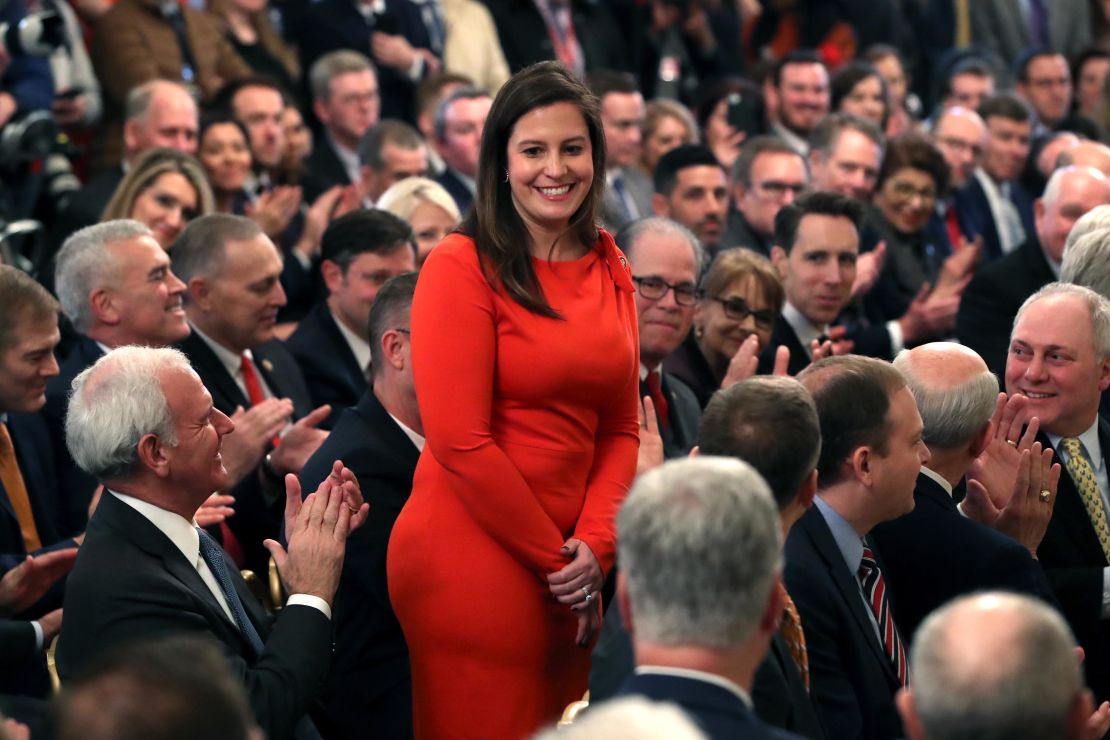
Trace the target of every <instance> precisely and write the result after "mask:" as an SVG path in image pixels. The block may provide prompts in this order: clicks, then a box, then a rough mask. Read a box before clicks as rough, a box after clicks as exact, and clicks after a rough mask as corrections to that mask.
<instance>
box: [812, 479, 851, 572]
mask: <svg viewBox="0 0 1110 740" xmlns="http://www.w3.org/2000/svg"><path fill="white" fill-rule="evenodd" d="M813 503H815V504H816V505H817V509H818V510H819V511H820V512H821V516H823V517H824V518H825V523H826V524H828V525H829V531H830V532H832V536H833V539H834V540H836V548H837V549H838V550H840V556H841V557H842V558H844V564H845V565H847V566H848V571H849V572H850V573H851V574H852V575H853V576H855V575H856V574H857V573H859V564H860V563H861V562H863V541H862V540H861V539H860V536H859V534H857V533H856V530H855V529H853V528H852V525H851V524H849V523H848V522H847V520H846V519H844V517H842V516H840V514H837V513H836V510H835V509H833V507H831V506H829V505H828V504H827V503H825V500H824V499H823V498H821V496H820V495H817V496H816V497H815V498H814V499H813Z"/></svg>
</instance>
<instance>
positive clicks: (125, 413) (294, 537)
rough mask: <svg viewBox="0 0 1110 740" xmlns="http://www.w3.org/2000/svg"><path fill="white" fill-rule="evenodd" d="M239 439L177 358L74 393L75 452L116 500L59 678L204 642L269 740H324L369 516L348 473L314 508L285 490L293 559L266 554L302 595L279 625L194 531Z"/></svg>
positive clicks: (125, 369)
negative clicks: (349, 545)
mask: <svg viewBox="0 0 1110 740" xmlns="http://www.w3.org/2000/svg"><path fill="white" fill-rule="evenodd" d="M234 429H235V424H234V422H232V421H231V419H229V418H228V417H227V416H226V415H224V414H223V413H221V412H220V411H219V410H218V409H216V408H215V407H214V406H213V405H212V396H211V394H210V393H209V392H208V391H207V390H206V389H205V387H204V385H203V384H202V383H201V380H200V377H199V376H198V375H197V374H196V372H194V371H193V369H192V367H190V365H189V362H188V360H187V359H186V358H185V356H184V355H183V354H181V353H180V352H178V351H176V350H173V349H168V348H162V349H152V348H148V347H122V348H119V349H115V350H112V351H111V352H109V353H108V354H107V355H105V356H104V357H102V358H100V359H99V360H97V362H96V364H94V365H93V366H92V367H91V368H89V369H87V370H85V371H84V372H82V373H81V374H80V375H78V376H77V378H76V379H75V380H74V382H73V397H72V399H71V401H70V407H69V413H68V415H67V417H66V441H67V443H68V444H69V447H70V452H71V453H72V455H73V458H74V459H75V460H76V461H77V463H78V464H79V465H80V466H81V467H82V468H84V469H85V471H86V472H88V473H89V474H90V475H93V476H95V477H96V478H97V479H98V480H100V481H101V482H102V483H103V484H104V486H105V488H106V493H105V494H104V497H103V499H102V500H101V502H100V505H99V506H98V507H97V510H96V514H95V515H94V516H93V518H92V520H91V522H90V524H89V531H88V534H87V537H86V539H85V543H84V545H83V547H82V549H81V553H80V555H79V557H78V562H77V565H76V566H75V567H74V570H73V573H72V574H71V576H70V580H69V584H68V588H67V590H66V599H65V610H66V614H67V615H68V617H69V624H70V625H72V627H71V628H70V629H69V630H68V631H67V632H66V633H65V634H64V635H62V637H61V641H60V642H59V645H58V651H57V660H58V670H59V673H60V674H61V676H62V677H63V678H65V677H69V676H72V675H74V674H76V673H78V672H80V671H82V670H84V669H86V668H87V667H88V666H90V665H93V664H95V662H96V660H97V656H98V654H100V653H102V652H103V651H106V650H111V649H113V648H115V647H117V646H119V645H121V644H123V643H124V642H127V641H129V640H133V639H135V638H138V637H152V638H153V637H159V636H166V635H172V634H180V633H194V634H196V633H199V634H201V635H204V636H206V637H208V638H210V639H212V640H214V641H216V642H217V643H218V644H220V645H221V647H222V648H223V652H224V654H225V655H226V657H227V660H228V662H229V665H230V666H231V669H232V671H233V672H234V674H235V675H236V677H237V678H238V679H239V680H240V681H242V682H243V684H244V686H245V687H246V690H247V695H248V699H249V703H250V706H251V710H252V712H253V714H254V717H255V720H256V721H257V722H258V724H259V726H260V727H261V728H262V729H263V730H264V731H265V733H266V735H267V737H270V738H274V739H275V740H278V739H280V738H312V737H318V735H317V734H316V730H315V728H314V727H313V726H312V723H311V720H309V719H307V717H306V713H307V712H308V711H309V709H310V708H311V706H312V704H313V702H314V701H315V699H316V696H317V693H318V691H319V687H320V684H321V683H322V681H323V678H324V675H325V674H326V672H327V669H328V665H329V663H330V658H331V649H330V648H331V634H332V628H331V602H332V599H333V597H334V595H335V589H336V586H337V584H338V581H339V573H340V569H341V568H342V565H343V557H344V548H345V546H346V540H347V536H348V535H349V534H350V532H351V531H353V530H355V529H357V528H358V527H359V526H361V525H362V523H363V522H364V521H365V519H366V515H367V512H368V507H367V505H366V504H364V503H362V497H361V494H360V492H359V487H358V484H357V482H356V481H355V478H354V476H353V475H352V474H351V473H350V471H348V470H347V469H346V468H344V467H343V465H342V463H340V462H338V461H337V462H336V463H335V465H334V467H333V468H332V474H331V475H330V476H329V477H328V478H327V479H326V480H325V481H324V482H323V483H322V484H321V485H320V487H319V488H317V489H316V491H315V493H314V494H313V495H311V496H309V497H308V499H307V500H306V501H305V503H304V504H301V496H300V486H299V485H298V484H297V482H296V480H295V479H294V478H293V477H289V478H287V479H286V481H285V486H286V510H285V532H286V533H287V536H288V543H289V544H288V549H286V548H283V547H282V546H281V545H280V544H278V543H277V542H275V541H273V540H268V541H267V542H266V549H267V550H269V552H270V554H271V555H272V556H273V558H274V561H275V562H276V564H277V567H278V571H279V573H280V574H281V576H282V580H283V582H284V585H285V587H286V590H287V591H288V592H289V593H290V594H292V596H290V597H289V600H288V602H287V603H286V605H285V608H284V609H282V610H281V613H280V614H279V616H278V617H277V619H276V620H272V621H271V620H270V619H269V618H268V617H267V616H266V614H265V613H264V612H263V611H262V609H261V606H260V604H258V602H257V601H256V600H254V598H253V597H252V596H251V592H250V590H249V589H248V588H247V586H246V584H245V582H244V581H243V580H242V578H240V577H239V573H238V569H237V568H236V567H235V566H234V563H232V561H231V560H230V558H229V557H228V556H227V554H226V553H225V552H224V551H223V549H222V548H220V546H219V545H218V544H217V543H216V542H215V541H214V540H213V539H212V538H211V537H209V536H208V535H207V534H206V533H204V532H203V531H202V530H200V529H199V528H198V527H197V526H196V524H195V522H194V521H193V514H194V512H196V510H197V508H198V507H199V506H200V505H201V503H202V502H204V500H205V499H207V498H208V496H209V494H211V492H212V491H214V490H218V489H220V488H222V487H223V486H224V485H226V483H227V478H228V473H227V469H226V468H225V467H224V464H223V458H222V457H221V455H220V448H221V442H222V440H223V437H224V436H225V435H227V434H230V433H231V432H233V431H234Z"/></svg>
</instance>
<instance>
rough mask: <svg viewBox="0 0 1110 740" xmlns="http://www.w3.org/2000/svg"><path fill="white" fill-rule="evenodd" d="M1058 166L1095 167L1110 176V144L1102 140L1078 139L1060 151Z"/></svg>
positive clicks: (1057, 160)
mask: <svg viewBox="0 0 1110 740" xmlns="http://www.w3.org/2000/svg"><path fill="white" fill-rule="evenodd" d="M1056 167H1058V168H1059V167H1093V168H1094V169H1096V170H1098V171H1099V172H1101V173H1102V174H1104V175H1106V176H1107V177H1110V146H1106V145H1105V144H1103V143H1102V142H1100V141H1078V142H1077V143H1076V144H1075V146H1072V147H1067V148H1065V149H1064V150H1063V151H1061V152H1060V154H1059V156H1058V157H1057V159H1056Z"/></svg>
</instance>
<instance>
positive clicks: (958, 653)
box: [898, 592, 1092, 740]
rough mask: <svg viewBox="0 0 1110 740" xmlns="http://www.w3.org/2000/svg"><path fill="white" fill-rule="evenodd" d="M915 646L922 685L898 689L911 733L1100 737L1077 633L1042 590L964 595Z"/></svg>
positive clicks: (933, 738)
mask: <svg viewBox="0 0 1110 740" xmlns="http://www.w3.org/2000/svg"><path fill="white" fill-rule="evenodd" d="M912 655H913V666H914V674H913V687H912V688H908V689H906V690H904V691H903V692H902V693H901V694H900V695H899V696H898V711H899V712H900V713H901V715H902V721H903V723H904V724H905V727H906V733H907V735H908V736H909V738H910V740H964V739H966V738H976V740H996V739H997V740H1001V739H1002V738H1016V737H1020V738H1023V740H1080V739H1081V738H1088V737H1092V735H1091V733H1089V732H1088V729H1087V726H1086V723H1087V718H1088V717H1089V716H1090V713H1091V706H1092V702H1091V692H1090V691H1088V690H1087V689H1085V688H1084V687H1083V681H1082V676H1081V673H1080V666H1079V660H1078V659H1077V657H1076V653H1075V639H1074V638H1073V637H1072V635H1071V632H1070V631H1069V630H1068V626H1067V624H1065V623H1064V620H1063V619H1061V618H1060V615H1059V614H1057V613H1056V612H1055V611H1054V610H1052V609H1051V608H1049V607H1047V606H1046V605H1044V604H1043V603H1041V602H1039V601H1037V600H1035V599H1031V598H1029V597H1027V596H1020V595H1018V594H1010V593H1001V592H988V593H981V594H975V595H973V596H965V597H963V598H961V599H957V600H956V601H953V602H951V603H950V604H948V605H946V606H944V607H943V608H942V609H939V610H938V611H936V612H934V613H933V614H932V615H930V617H929V618H928V619H927V620H925V623H924V624H922V626H921V629H920V630H919V631H918V636H917V639H916V640H915V641H914V644H913V653H912Z"/></svg>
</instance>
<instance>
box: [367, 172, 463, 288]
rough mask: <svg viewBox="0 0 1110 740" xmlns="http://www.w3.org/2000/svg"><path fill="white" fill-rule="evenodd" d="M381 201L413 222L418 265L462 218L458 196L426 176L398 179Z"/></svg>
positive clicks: (379, 201)
mask: <svg viewBox="0 0 1110 740" xmlns="http://www.w3.org/2000/svg"><path fill="white" fill-rule="evenodd" d="M377 205H378V208H380V209H382V210H383V211H389V212H390V213H392V214H393V215H394V216H397V217H399V218H402V219H404V220H405V221H407V222H408V223H409V225H410V226H412V239H413V242H414V243H415V244H416V267H417V269H420V267H421V266H422V265H423V264H424V260H426V259H428V255H429V254H431V252H432V250H433V249H435V247H436V245H438V244H439V243H440V242H441V241H443V238H444V237H446V236H447V235H448V234H450V233H451V232H452V231H454V230H455V227H456V226H458V225H459V221H460V220H461V219H462V215H461V214H460V213H459V208H458V206H456V205H455V199H454V198H452V197H451V195H450V194H449V193H448V192H447V191H446V190H444V189H443V186H442V185H440V184H439V183H438V182H436V181H435V180H429V179H428V178H426V177H406V178H405V179H404V180H401V181H400V182H397V183H394V184H393V185H391V186H390V187H389V189H388V190H386V191H385V192H384V193H382V197H381V198H379V199H378V204H377Z"/></svg>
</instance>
